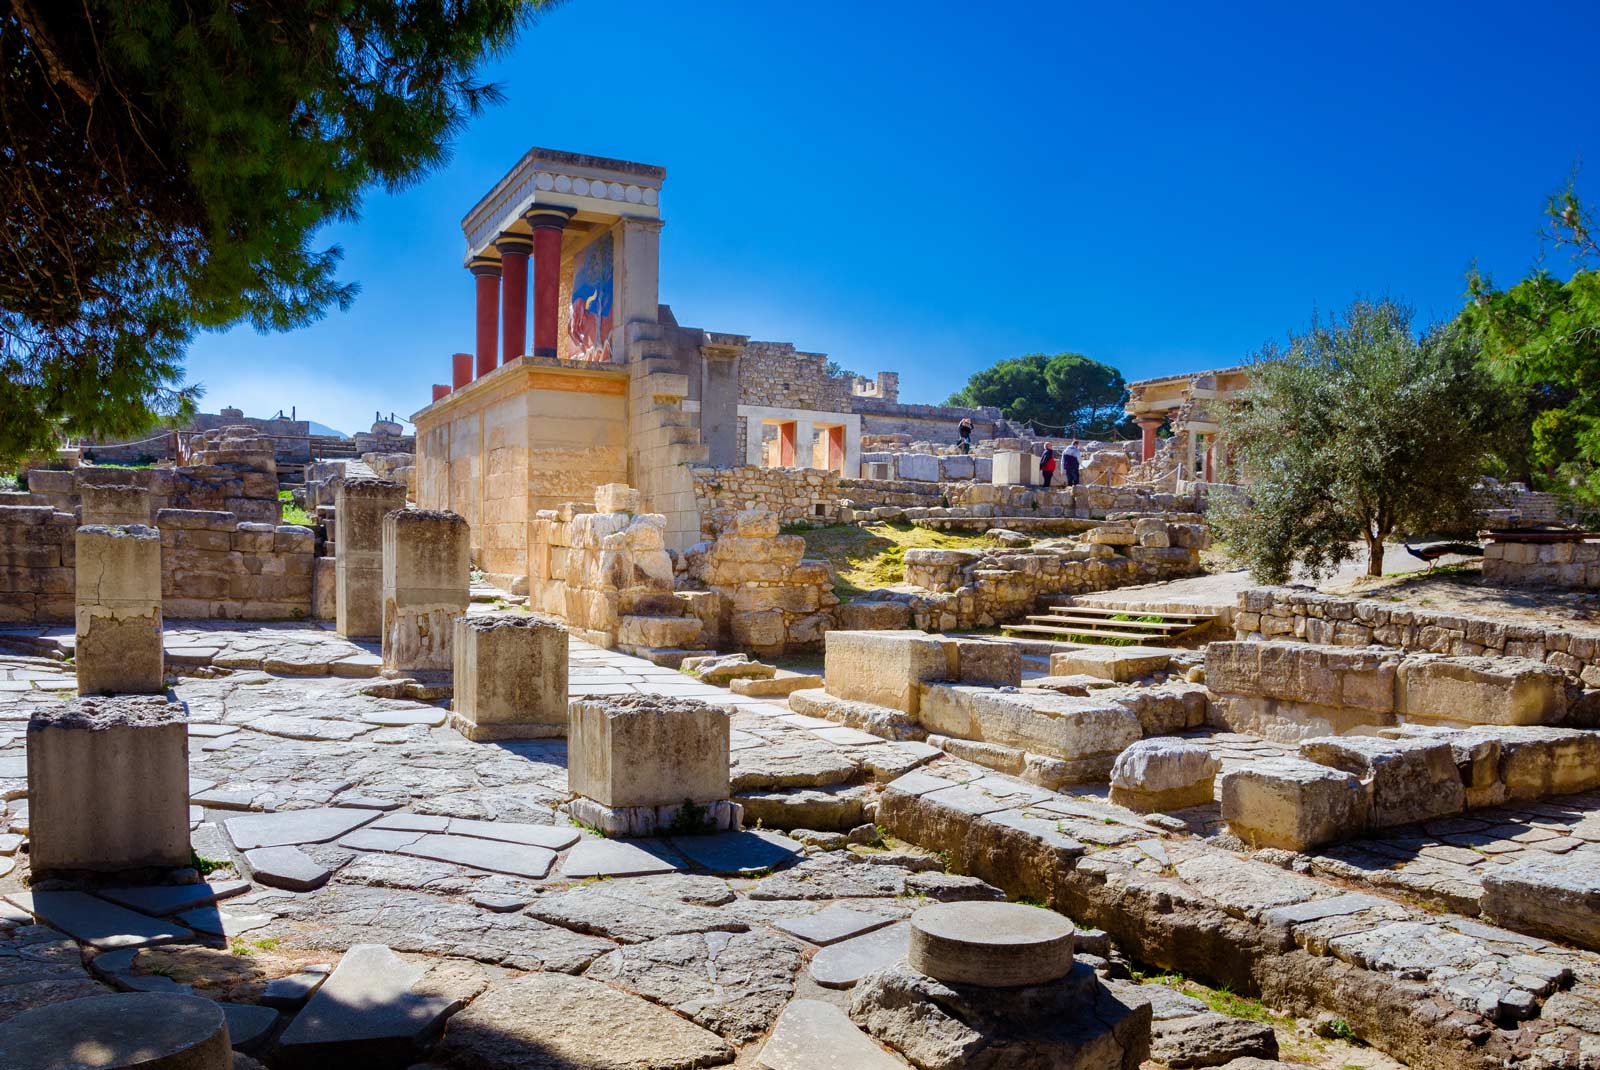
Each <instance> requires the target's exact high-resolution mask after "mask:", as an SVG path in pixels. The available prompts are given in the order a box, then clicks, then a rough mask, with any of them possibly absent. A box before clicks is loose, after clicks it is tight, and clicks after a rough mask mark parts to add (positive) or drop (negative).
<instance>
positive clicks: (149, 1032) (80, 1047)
mask: <svg viewBox="0 0 1600 1070" xmlns="http://www.w3.org/2000/svg"><path fill="white" fill-rule="evenodd" d="M0 1066H5V1067H16V1068H17V1070H22V1068H24V1067H26V1068H29V1070H230V1068H231V1067H232V1066H233V1051H232V1049H231V1048H230V1047H229V1043H228V1021H227V1018H226V1017H225V1015H224V1014H223V1010H222V1008H221V1007H220V1006H218V1005H217V1004H216V1003H213V1002H212V1001H211V1000H209V999H201V998H199V997H198V996H181V995H164V994H156V993H145V992H122V993H117V994H116V995H107V996H89V997H87V998H84V999H70V1000H66V1001H65V1002H62V1003H52V1004H50V1005H48V1006H44V1007H36V1008H34V1009H33V1010H30V1011H24V1012H23V1013H21V1014H19V1015H17V1016H16V1017H15V1018H12V1019H10V1020H9V1021H7V1022H5V1023H3V1024H0Z"/></svg>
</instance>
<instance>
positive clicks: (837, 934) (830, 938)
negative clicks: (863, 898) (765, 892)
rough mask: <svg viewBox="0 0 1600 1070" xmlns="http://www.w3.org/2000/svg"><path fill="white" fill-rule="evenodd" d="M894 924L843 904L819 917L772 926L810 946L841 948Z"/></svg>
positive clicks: (825, 909) (806, 916)
mask: <svg viewBox="0 0 1600 1070" xmlns="http://www.w3.org/2000/svg"><path fill="white" fill-rule="evenodd" d="M894 920H895V919H894V918H892V917H884V916H883V915H881V914H866V913H863V912H862V911H859V910H851V909H850V908H849V907H847V906H844V905H843V904H841V903H834V904H832V905H830V906H826V907H823V908H822V909H821V910H819V911H817V912H816V913H815V914H801V915H799V916H797V917H792V918H779V919H778V920H777V921H774V922H773V923H772V926H773V928H775V929H778V930H779V931H781V932H786V933H789V934H790V935H792V936H798V937H799V938H800V939H802V940H804V941H806V942H807V943H812V944H816V945H818V946H820V947H827V946H828V945H829V944H837V943H838V942H839V941H840V940H848V939H850V938H851V937H854V936H861V935H862V934H864V933H869V932H872V931H873V930H875V929H881V928H883V927H884V926H886V925H892V924H893V923H894Z"/></svg>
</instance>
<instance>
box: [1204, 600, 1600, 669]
mask: <svg viewBox="0 0 1600 1070" xmlns="http://www.w3.org/2000/svg"><path fill="white" fill-rule="evenodd" d="M1233 629H1234V635H1235V637H1237V638H1239V639H1287V638H1294V639H1301V640H1304V641H1305V642H1308V643H1324V644H1333V645H1336V646H1368V645H1372V644H1376V645H1378V646H1388V647H1395V648H1396V649H1399V650H1408V651H1432V652H1434V653H1438V654H1454V655H1470V654H1485V655H1490V656H1494V655H1501V654H1505V655H1510V656H1513V657H1525V658H1533V659H1535V660H1536V661H1543V662H1548V663H1549V664H1551V665H1555V666H1557V667H1559V668H1562V669H1565V670H1567V671H1568V672H1571V673H1577V674H1579V675H1580V676H1581V677H1582V679H1583V682H1584V683H1585V684H1586V685H1588V686H1589V687H1600V629H1595V628H1593V627H1587V628H1585V627H1583V626H1576V627H1562V626H1559V625H1547V624H1533V623H1520V622H1510V621H1505V620H1494V619H1490V618H1486V617H1469V616H1462V615H1460V614H1456V613H1444V612H1440V611H1437V610H1430V609H1417V608H1413V607H1410V606H1399V605H1394V604H1391V603H1385V602H1361V601H1356V600H1354V599H1350V598H1339V597H1336V596H1333V595H1324V594H1317V593H1315V592H1313V591H1300V590H1294V589H1291V588H1285V587H1255V588H1251V589H1250V590H1248V591H1243V592H1241V593H1240V595H1239V605H1238V608H1237V609H1236V610H1235V611H1234V615H1233Z"/></svg>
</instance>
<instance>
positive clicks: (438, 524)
mask: <svg viewBox="0 0 1600 1070" xmlns="http://www.w3.org/2000/svg"><path fill="white" fill-rule="evenodd" d="M469 535H470V529H469V528H468V527H467V522H466V521H465V520H463V519H462V518H461V517H460V516H459V515H457V514H455V513H451V512H435V511H433V510H430V509H400V510H396V511H395V512H392V513H390V514H389V515H387V516H385V517H384V518H383V667H384V668H385V669H393V670H395V671H397V672H443V671H446V670H448V669H450V668H452V667H453V664H454V662H453V657H452V653H451V651H452V645H453V636H454V632H455V620H456V618H457V617H460V616H464V615H465V614H466V612H467V604H468V596H467V588H468V585H469V584H470V582H471V576H470V570H471V561H470V557H471V547H470V543H469ZM345 537H346V535H345V533H343V532H341V536H340V546H341V548H342V547H343V545H344V542H343V540H344V538H345Z"/></svg>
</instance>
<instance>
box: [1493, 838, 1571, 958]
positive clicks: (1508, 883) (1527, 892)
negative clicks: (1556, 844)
mask: <svg viewBox="0 0 1600 1070" xmlns="http://www.w3.org/2000/svg"><path fill="white" fill-rule="evenodd" d="M1482 907H1483V912H1484V914H1485V915H1487V916H1489V917H1491V918H1493V919H1494V920H1495V921H1497V922H1499V923H1500V924H1501V925H1505V926H1507V927H1509V928H1513V929H1522V930H1525V931H1528V932H1533V933H1538V934H1540V935H1541V936H1551V937H1555V938H1557V939H1560V940H1570V941H1571V942H1572V943H1575V944H1577V945H1578V946H1579V947H1586V948H1589V949H1590V950H1600V855H1596V854H1595V853H1594V852H1592V851H1574V852H1572V853H1571V854H1565V855H1551V854H1532V853H1530V855H1529V856H1528V857H1526V858H1522V859H1519V860H1518V861H1515V862H1511V863H1508V864H1507V865H1504V866H1495V867H1494V868H1493V869H1490V870H1489V871H1488V872H1487V873H1485V874H1484V878H1483V901H1482Z"/></svg>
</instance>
